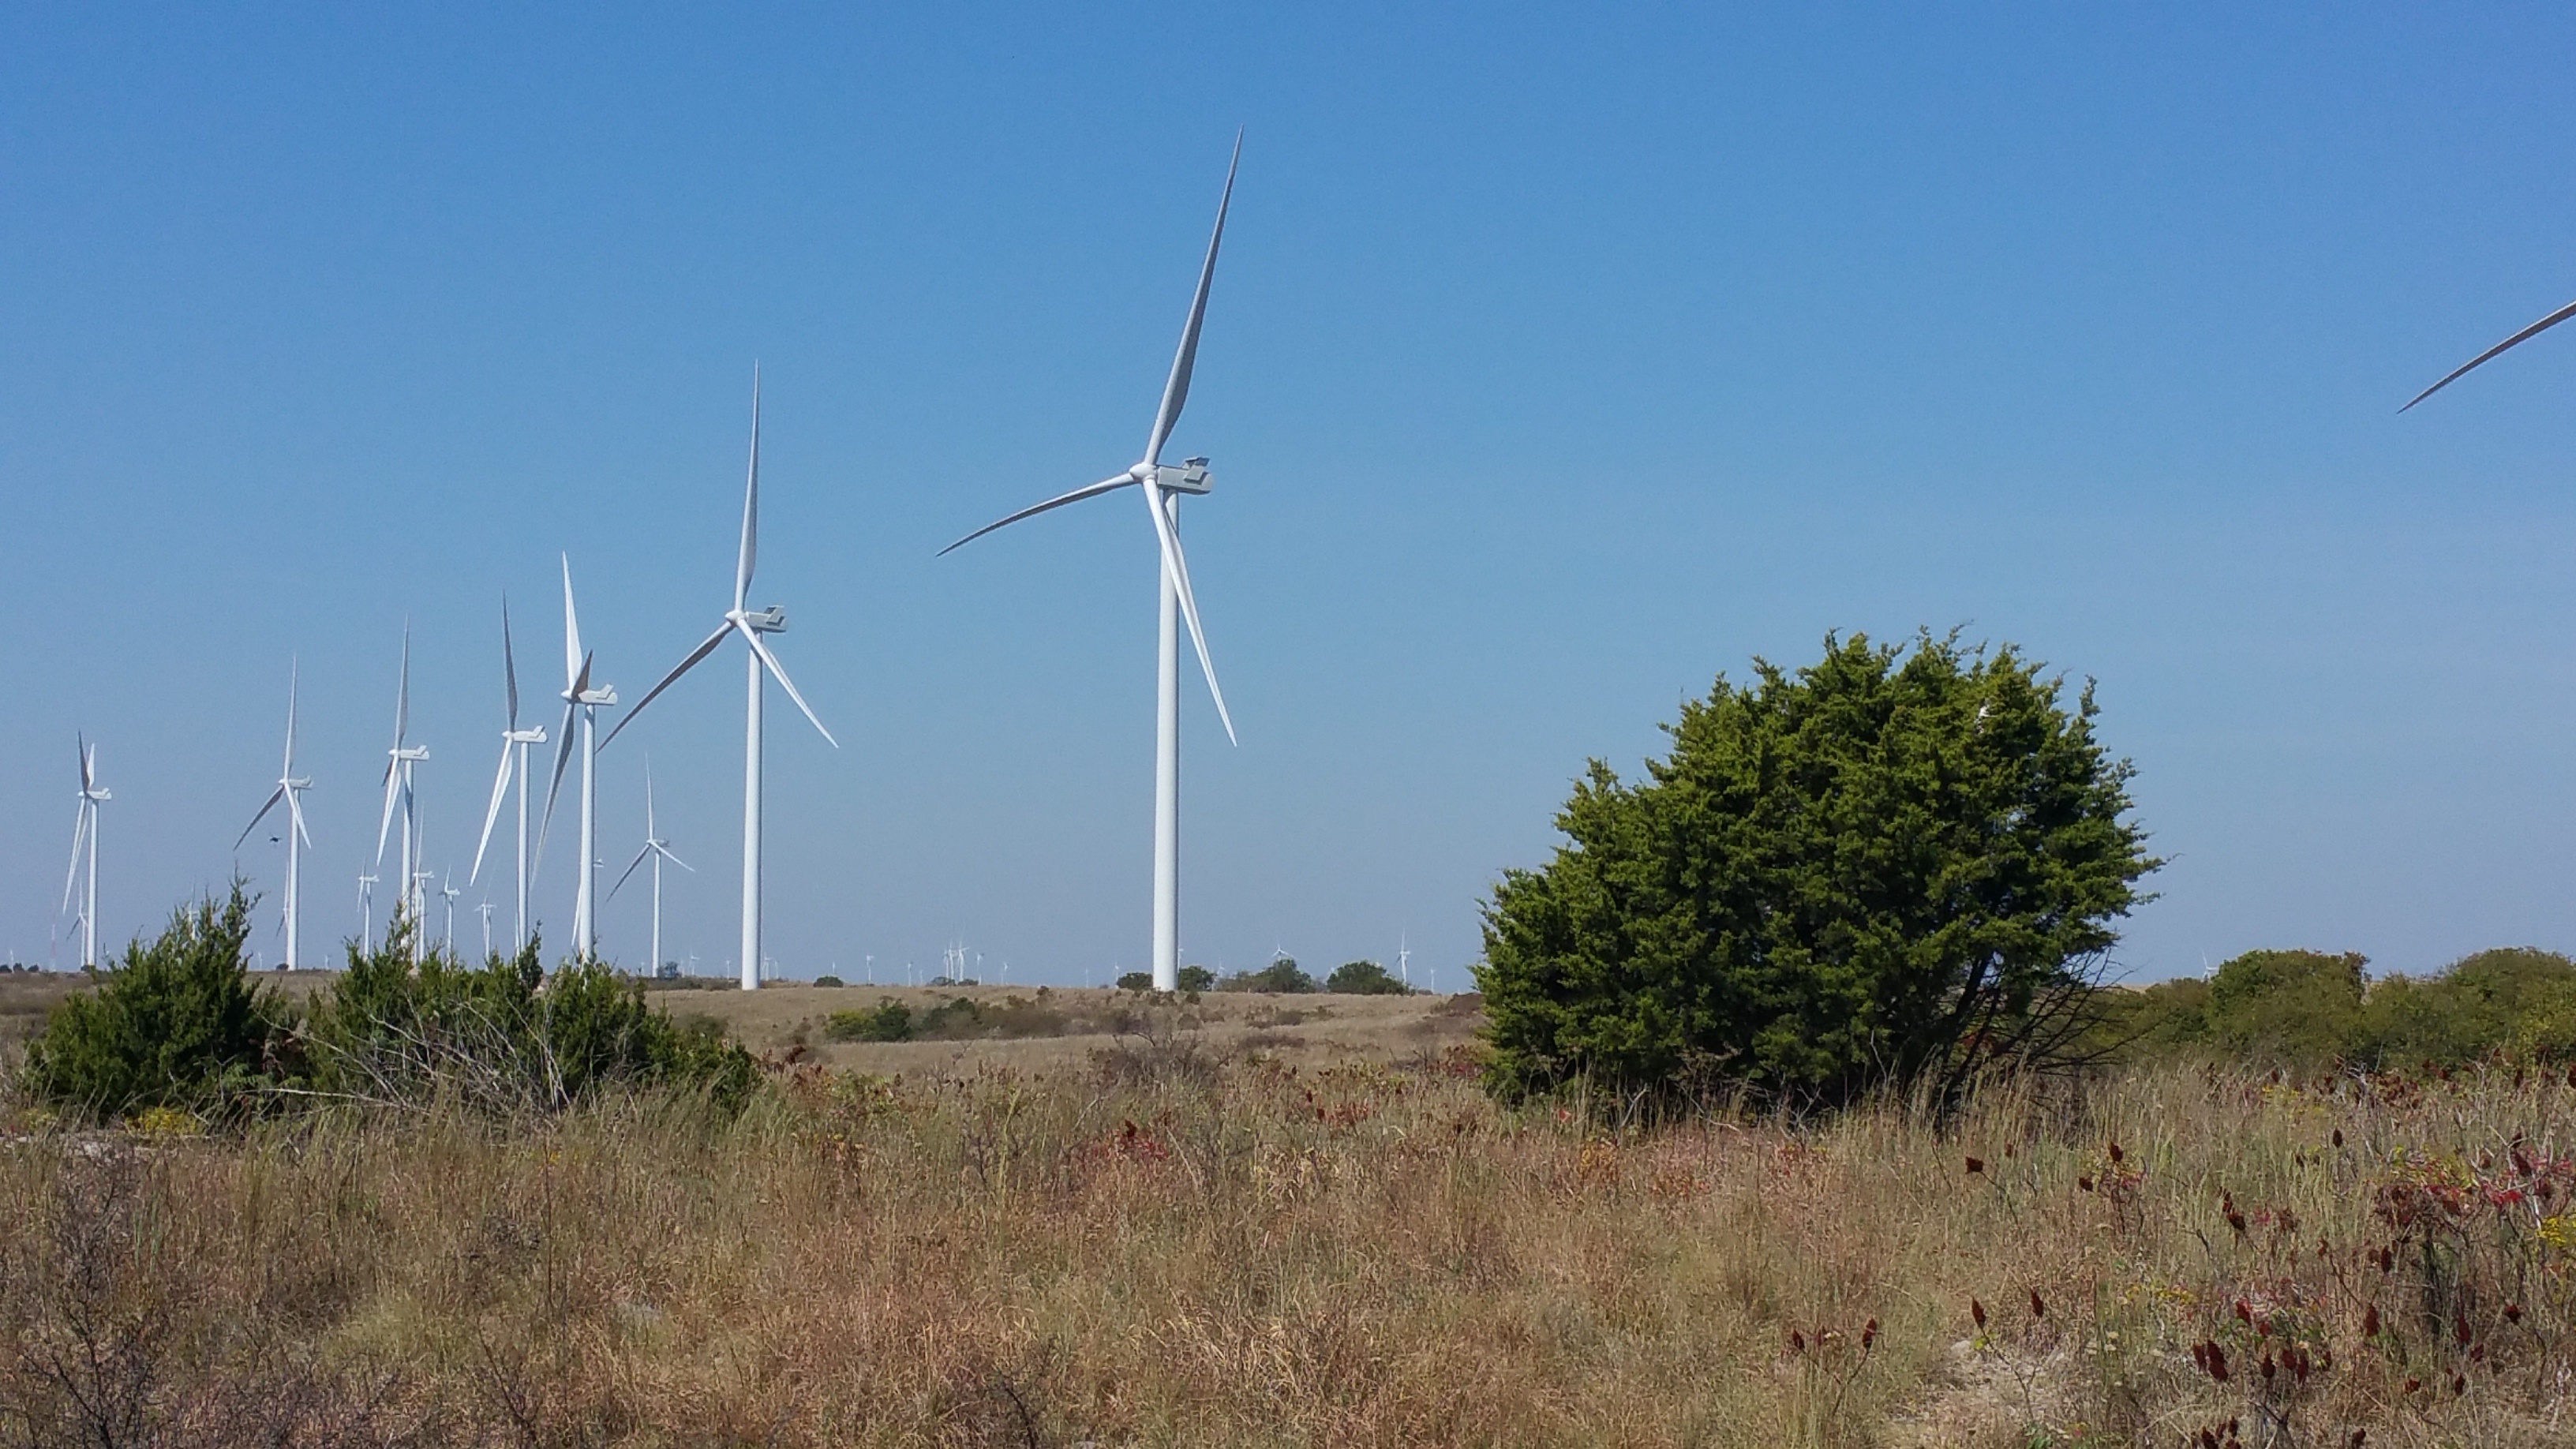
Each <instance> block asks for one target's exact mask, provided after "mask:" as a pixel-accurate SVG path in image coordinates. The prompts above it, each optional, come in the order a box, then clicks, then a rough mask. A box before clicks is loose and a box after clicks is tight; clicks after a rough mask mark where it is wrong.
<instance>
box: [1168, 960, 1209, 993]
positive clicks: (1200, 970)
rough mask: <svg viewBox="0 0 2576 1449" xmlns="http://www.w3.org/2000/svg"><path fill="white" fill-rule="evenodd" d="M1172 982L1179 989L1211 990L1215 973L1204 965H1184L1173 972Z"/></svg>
mask: <svg viewBox="0 0 2576 1449" xmlns="http://www.w3.org/2000/svg"><path fill="white" fill-rule="evenodd" d="M1172 984H1173V987H1174V989H1176V990H1180V991H1213V990H1215V989H1216V973H1215V972H1213V971H1210V970H1209V969H1207V968H1206V967H1205V966H1184V967H1182V968H1181V969H1180V970H1179V971H1178V972H1177V973H1175V974H1174V976H1173V982H1172Z"/></svg>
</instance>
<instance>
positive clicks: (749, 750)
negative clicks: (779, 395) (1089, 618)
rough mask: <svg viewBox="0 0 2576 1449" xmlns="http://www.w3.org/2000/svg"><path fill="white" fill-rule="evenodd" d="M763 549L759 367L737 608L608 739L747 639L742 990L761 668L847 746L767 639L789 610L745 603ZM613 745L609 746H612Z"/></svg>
mask: <svg viewBox="0 0 2576 1449" xmlns="http://www.w3.org/2000/svg"><path fill="white" fill-rule="evenodd" d="M759 545H760V369H759V368H758V367H757V366H755V367H753V368H752V370H751V465H750V469H749V474H748V477H747V478H746V480H745V482H744V483H743V490H742V548H741V551H740V552H739V553H737V554H736V555H735V556H734V571H733V607H732V608H730V609H727V610H726V611H725V615H724V622H723V623H721V624H718V625H717V626H716V631H715V632H714V633H712V634H709V635H708V636H707V637H706V638H705V639H704V640H703V641H701V642H700V643H699V645H698V647H697V648H695V649H692V650H690V651H689V657H688V658H686V659H683V660H681V661H680V663H679V665H678V667H677V668H674V669H673V670H672V671H671V672H670V673H668V674H665V675H663V676H662V682H661V683H659V684H656V685H654V686H653V687H652V688H651V689H649V690H647V691H645V694H644V697H643V698H642V699H639V700H637V701H635V707H634V708H633V709H630V710H628V711H627V712H626V717H625V718H623V719H621V720H619V721H618V722H617V729H612V730H610V731H609V732H608V741H613V740H615V739H616V738H617V731H618V730H622V729H624V728H626V727H627V726H628V725H630V724H632V723H634V722H635V717H636V716H637V715H639V714H642V713H643V712H644V706H646V705H648V704H651V703H652V702H653V700H654V698H655V696H657V695H659V694H661V692H662V691H663V690H666V689H668V688H670V687H671V683H672V681H674V680H676V679H678V678H679V677H680V676H681V675H683V674H686V673H688V672H689V671H690V669H692V668H694V667H695V666H696V665H697V663H698V661H699V660H701V659H704V658H706V657H707V656H708V655H710V654H713V653H714V652H715V651H716V646H717V645H719V644H722V643H723V642H724V641H725V639H726V637H727V636H728V635H734V634H739V635H741V636H742V642H743V644H744V645H745V646H746V650H747V652H746V654H745V656H744V659H745V663H744V668H745V670H746V673H747V679H748V682H747V683H746V685H745V687H744V696H745V702H744V705H743V716H744V718H743V747H742V756H743V759H742V957H741V961H742V989H743V990H745V991H757V990H759V989H760V704H761V673H760V672H761V670H763V669H764V668H765V669H767V670H768V671H769V672H770V673H771V674H774V675H776V676H778V687H779V688H781V689H784V690H786V691H787V697H788V698H789V699H792V700H794V701H796V707H797V708H798V709H800V710H802V711H804V713H805V719H806V721H807V722H808V723H810V724H811V725H813V726H814V729H815V731H816V732H817V733H819V734H820V735H822V736H823V739H824V740H825V742H826V743H828V744H830V745H831V747H832V748H834V749H836V750H837V749H839V748H840V747H841V742H840V741H839V740H836V739H833V738H832V732H831V731H830V730H827V729H824V728H823V721H822V720H820V719H819V718H816V716H815V714H814V709H813V706H811V705H809V704H807V703H806V702H805V696H803V695H801V694H798V693H797V692H796V684H795V681H793V680H791V679H789V678H788V677H787V669H786V667H785V666H784V665H782V664H780V663H779V662H778V656H777V655H775V654H772V653H771V652H769V646H768V645H767V644H764V643H762V642H761V640H760V636H761V635H763V634H780V633H784V632H786V629H787V611H786V610H784V609H782V608H780V607H778V606H777V605H776V604H772V605H770V606H769V607H768V608H766V609H763V610H761V611H760V612H758V613H753V612H752V611H751V609H750V608H749V607H748V605H746V604H745V602H744V601H745V600H746V599H747V598H749V597H750V593H751V569H752V564H753V562H754V560H755V559H756V558H757V557H758V555H759V552H760V546H759ZM608 741H603V742H602V743H603V744H605V743H607V742H608ZM657 965H658V963H657Z"/></svg>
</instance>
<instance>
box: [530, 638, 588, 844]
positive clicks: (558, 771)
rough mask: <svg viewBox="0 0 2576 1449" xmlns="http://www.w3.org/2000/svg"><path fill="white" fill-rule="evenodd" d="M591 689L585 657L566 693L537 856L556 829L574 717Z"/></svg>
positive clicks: (539, 827) (570, 748)
mask: <svg viewBox="0 0 2576 1449" xmlns="http://www.w3.org/2000/svg"><path fill="white" fill-rule="evenodd" d="M589 687H590V660H589V659H588V658H587V657H584V658H583V660H582V661H581V670H580V672H579V673H577V674H575V675H573V677H572V687H571V688H570V689H567V690H565V691H564V693H565V694H566V695H568V696H570V697H569V698H567V699H566V700H564V717H563V731H562V734H563V738H561V739H559V740H557V741H556V742H555V777H554V780H553V781H552V782H551V783H550V784H548V785H547V786H546V818H545V820H544V821H543V822H542V823H540V824H539V825H538V826H537V854H539V855H543V854H545V850H546V832H547V831H548V830H550V829H552V828H553V827H554V823H555V797H556V796H557V795H560V794H562V793H563V777H564V766H566V765H568V764H570V763H572V725H573V716H574V715H575V714H577V713H578V712H579V711H580V709H581V703H580V701H581V692H582V691H583V690H584V689H587V688H589Z"/></svg>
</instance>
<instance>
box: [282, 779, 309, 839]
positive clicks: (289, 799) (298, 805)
mask: <svg viewBox="0 0 2576 1449" xmlns="http://www.w3.org/2000/svg"><path fill="white" fill-rule="evenodd" d="M296 793H297V792H296V791H293V790H289V791H287V792H286V813H287V814H288V815H289V816H292V817H293V818H294V821H295V834H296V837H297V838H298V839H300V840H302V841H303V842H304V848H305V849H307V850H310V849H312V848H313V832H311V831H309V830H307V829H305V828H304V802H303V801H301V800H298V799H296V798H295V796H296Z"/></svg>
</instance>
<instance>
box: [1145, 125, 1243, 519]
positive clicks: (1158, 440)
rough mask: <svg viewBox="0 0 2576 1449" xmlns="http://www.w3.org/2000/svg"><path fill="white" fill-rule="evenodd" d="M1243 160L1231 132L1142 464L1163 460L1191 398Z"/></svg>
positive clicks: (1236, 135)
mask: <svg viewBox="0 0 2576 1449" xmlns="http://www.w3.org/2000/svg"><path fill="white" fill-rule="evenodd" d="M1242 160H1243V133H1242V132H1241V131H1237V132H1235V133H1234V159H1233V160H1230V161H1228V162H1226V163H1225V190H1224V192H1223V193H1222V194H1220V195H1219V196H1218V197H1217V202H1216V230H1215V231H1213V232H1211V233H1209V235H1208V249H1207V260H1206V261H1204V262H1201V263H1200V264H1199V289H1198V291H1197V292H1196V293H1195V294H1193V295H1192V296H1191V298H1190V320H1189V325H1188V326H1186V327H1183V328H1182V329H1181V347H1180V350H1179V351H1178V352H1175V353H1174V354H1172V375H1171V377H1170V378H1169V379H1168V380H1167V381H1165V382H1164V384H1163V405H1162V406H1161V407H1159V408H1157V409H1155V410H1154V436H1153V439H1152V440H1151V441H1149V442H1148V443H1146V444H1145V466H1147V467H1149V468H1150V467H1152V466H1153V465H1155V464H1156V463H1159V462H1161V461H1162V460H1163V440H1164V439H1165V438H1168V437H1170V436H1171V435H1172V425H1173V424H1175V423H1177V422H1179V421H1180V420H1181V405H1182V404H1184V403H1186V402H1188V401H1189V400H1190V371H1191V369H1192V368H1194V367H1196V366H1197V365H1198V360H1199V324H1200V323H1201V322H1202V321H1204V320H1206V318H1207V299H1208V284H1209V283H1211V282H1213V281H1215V280H1216V249H1217V247H1218V245H1219V244H1220V243H1222V242H1223V241H1224V240H1225V209H1226V207H1227V206H1228V205H1230V204H1232V203H1233V201H1234V168H1235V167H1236V165H1238V164H1239V163H1240V162H1241V161H1242Z"/></svg>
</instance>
